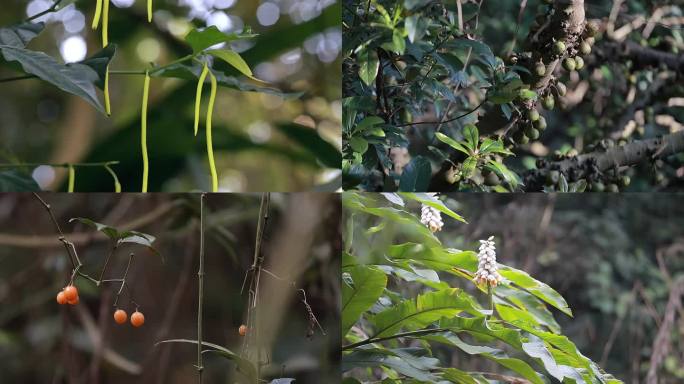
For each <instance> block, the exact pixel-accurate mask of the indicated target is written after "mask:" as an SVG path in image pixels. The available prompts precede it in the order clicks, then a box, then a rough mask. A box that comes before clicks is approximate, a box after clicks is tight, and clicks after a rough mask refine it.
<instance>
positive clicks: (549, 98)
mask: <svg viewBox="0 0 684 384" xmlns="http://www.w3.org/2000/svg"><path fill="white" fill-rule="evenodd" d="M542 105H544V108H546V109H548V110H552V109H553V107H554V106H555V105H556V101H555V100H554V99H553V95H546V96H544V98H543V99H542Z"/></svg>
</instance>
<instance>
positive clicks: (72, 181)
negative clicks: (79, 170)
mask: <svg viewBox="0 0 684 384" xmlns="http://www.w3.org/2000/svg"><path fill="white" fill-rule="evenodd" d="M67 168H68V169H69V182H68V184H67V185H68V186H67V192H69V193H73V192H74V184H75V183H76V170H75V169H74V166H73V165H71V164H69V166H68V167H67Z"/></svg>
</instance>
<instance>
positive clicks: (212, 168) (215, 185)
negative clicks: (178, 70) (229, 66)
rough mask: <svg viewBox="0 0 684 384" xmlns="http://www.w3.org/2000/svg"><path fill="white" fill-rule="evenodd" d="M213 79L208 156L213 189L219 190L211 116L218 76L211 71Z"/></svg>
mask: <svg viewBox="0 0 684 384" xmlns="http://www.w3.org/2000/svg"><path fill="white" fill-rule="evenodd" d="M209 78H210V79H211V93H210V95H209V109H208V110H207V157H208V158H209V172H210V173H211V191H212V192H218V174H217V173H216V163H215V162H214V145H213V144H212V142H211V118H212V115H213V112H214V102H215V101H216V76H214V74H213V73H211V72H209Z"/></svg>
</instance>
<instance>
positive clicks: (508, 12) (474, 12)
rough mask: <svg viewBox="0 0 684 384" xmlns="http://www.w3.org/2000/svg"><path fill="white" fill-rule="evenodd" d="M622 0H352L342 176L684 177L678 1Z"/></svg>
mask: <svg viewBox="0 0 684 384" xmlns="http://www.w3.org/2000/svg"><path fill="white" fill-rule="evenodd" d="M619 4H622V6H618V7H617V8H615V9H613V10H612V12H611V7H610V3H605V4H600V5H595V4H593V3H589V2H586V4H585V2H584V1H582V0H572V1H532V2H506V1H474V0H473V1H449V2H447V1H427V0H426V1H414V0H405V1H385V0H371V1H361V0H347V1H345V7H344V13H343V28H344V33H345V40H344V47H343V48H344V51H343V55H344V61H343V98H344V99H343V100H344V101H343V108H344V109H343V142H344V143H345V144H344V148H343V151H344V154H343V157H344V160H343V172H344V179H345V183H344V187H345V188H346V189H361V190H370V191H396V190H400V191H458V190H475V191H498V192H502V191H542V190H543V191H563V192H566V191H571V192H573V191H577V192H581V191H585V190H587V191H596V192H600V191H609V192H616V191H618V190H624V189H625V188H628V187H629V188H632V189H636V190H645V189H657V188H665V187H668V186H669V187H671V188H678V187H679V184H680V180H681V177H682V175H681V171H680V170H681V168H680V167H681V165H682V159H683V158H682V154H681V153H682V152H684V133H682V132H681V122H682V120H683V117H684V116H683V115H682V111H683V109H682V106H681V104H680V103H679V102H678V101H677V100H680V99H681V97H682V95H684V87H683V86H682V84H681V80H682V79H681V73H683V71H682V70H683V69H684V61H682V59H681V54H680V52H682V50H684V43H683V42H682V41H683V40H682V33H681V29H680V28H677V26H678V25H679V24H678V21H677V16H678V15H681V13H682V8H681V7H679V6H677V5H672V6H668V5H664V4H662V2H658V1H648V0H646V1H641V0H633V1H625V2H621V3H619ZM651 16H652V17H651ZM649 18H650V20H652V21H651V23H650V24H649V23H646V20H649ZM661 137H662V140H660V138H661ZM649 140H650V141H649ZM654 140H660V141H654ZM678 170H679V171H678ZM632 179H633V180H632ZM632 181H634V182H633V183H632ZM630 185H631V186H630Z"/></svg>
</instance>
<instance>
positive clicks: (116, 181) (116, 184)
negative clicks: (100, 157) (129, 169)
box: [104, 164, 121, 193]
mask: <svg viewBox="0 0 684 384" xmlns="http://www.w3.org/2000/svg"><path fill="white" fill-rule="evenodd" d="M104 167H105V169H106V170H107V172H109V174H110V175H112V179H114V192H116V193H121V183H119V178H118V177H117V176H116V172H114V170H113V169H112V168H111V167H110V166H109V165H108V164H105V165H104Z"/></svg>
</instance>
